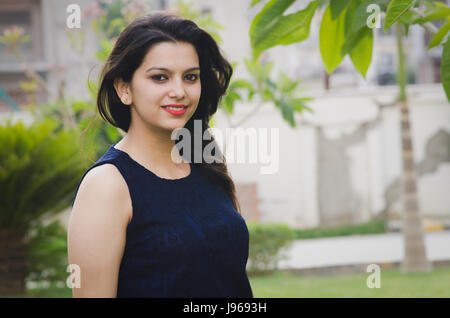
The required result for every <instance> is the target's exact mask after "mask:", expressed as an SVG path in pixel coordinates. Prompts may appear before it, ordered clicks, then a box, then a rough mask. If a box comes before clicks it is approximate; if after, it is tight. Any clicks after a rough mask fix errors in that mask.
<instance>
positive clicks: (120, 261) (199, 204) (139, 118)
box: [68, 12, 253, 297]
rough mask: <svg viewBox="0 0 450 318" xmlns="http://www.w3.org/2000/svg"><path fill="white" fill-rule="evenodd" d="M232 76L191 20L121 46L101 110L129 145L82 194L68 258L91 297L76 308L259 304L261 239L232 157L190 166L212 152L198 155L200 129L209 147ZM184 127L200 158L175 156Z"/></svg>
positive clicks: (105, 78) (138, 26) (132, 37)
mask: <svg viewBox="0 0 450 318" xmlns="http://www.w3.org/2000/svg"><path fill="white" fill-rule="evenodd" d="M231 75H232V67H231V66H230V64H229V63H228V62H227V61H226V59H225V58H224V57H223V56H222V55H221V53H220V50H219V48H218V46H217V44H216V42H215V41H214V40H213V38H212V37H211V36H210V35H209V34H208V33H206V32H205V31H203V30H202V29H200V28H199V27H198V26H197V25H196V24H195V23H194V22H192V21H190V20H186V19H183V18H180V17H177V16H174V15H168V14H164V13H160V12H159V13H153V14H149V15H146V16H143V17H140V18H137V19H136V20H135V21H133V22H132V23H131V24H130V25H129V26H127V27H126V28H125V30H124V31H123V32H122V33H121V34H120V36H119V37H118V39H117V41H116V44H115V46H114V49H113V50H112V52H111V54H110V56H109V58H108V60H107V62H106V65H105V67H104V69H103V72H102V74H101V77H100V86H99V92H98V98H97V106H98V110H99V112H100V114H101V115H102V117H103V118H104V119H105V120H106V121H107V122H108V123H110V124H112V125H114V126H116V127H119V128H120V129H122V130H123V131H124V132H126V135H125V136H124V137H123V139H121V140H120V141H119V142H118V143H116V144H113V145H111V146H110V147H109V149H108V151H107V152H106V153H105V154H104V155H103V156H102V157H101V158H100V159H99V160H98V161H97V162H96V163H95V164H93V165H92V166H91V167H90V168H89V169H88V170H87V171H86V172H85V173H84V175H83V177H82V178H81V180H80V183H79V184H78V188H77V190H76V192H75V196H74V201H73V202H72V213H71V217H70V221H69V229H68V255H69V264H77V265H78V266H79V268H80V274H81V275H80V283H81V286H80V288H75V287H74V288H73V296H74V297H253V294H252V290H251V286H250V284H249V280H248V277H247V274H246V270H245V268H246V262H247V258H248V243H249V233H248V229H247V226H246V224H245V221H244V219H243V218H242V217H241V215H240V214H239V213H238V211H239V205H238V202H237V199H236V196H235V188H234V184H233V181H232V179H231V178H230V176H229V175H228V172H227V168H226V165H225V163H224V161H223V156H222V155H221V154H220V153H219V155H217V154H216V155H215V156H216V157H217V156H218V157H220V158H222V161H220V160H219V161H218V162H213V163H206V162H205V160H204V158H203V157H202V159H201V162H197V161H196V160H195V161H194V162H193V160H191V159H192V158H183V156H185V152H186V153H191V154H192V155H195V153H197V155H198V154H199V153H200V154H203V150H204V148H205V145H206V144H210V143H211V140H207V141H203V140H202V143H201V145H202V147H201V149H198V148H199V147H194V146H195V142H194V139H195V138H197V139H198V132H196V134H197V136H196V135H195V134H194V128H193V127H194V121H197V123H196V125H197V124H198V122H200V123H201V124H202V125H201V127H202V129H201V133H202V136H203V132H205V131H206V129H207V128H209V127H208V123H209V120H210V117H211V116H212V115H213V114H214V113H215V112H216V110H217V105H218V102H219V100H220V98H221V97H222V96H223V95H224V94H225V92H226V89H227V87H228V84H229V81H230V77H231ZM183 127H184V128H187V129H188V131H189V132H190V138H191V139H192V142H191V149H187V150H191V151H186V149H182V150H181V151H175V152H173V151H172V149H177V148H174V146H176V144H175V140H173V139H172V138H171V135H172V132H173V131H175V130H176V129H177V128H183ZM196 130H197V129H196ZM183 138H184V135H183ZM200 138H201V136H200ZM212 140H213V142H215V141H214V139H212ZM181 152H183V154H182V153H181ZM174 153H175V155H174ZM182 158H183V159H184V160H180V159H182Z"/></svg>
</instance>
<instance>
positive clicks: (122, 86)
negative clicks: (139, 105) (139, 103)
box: [114, 78, 133, 105]
mask: <svg viewBox="0 0 450 318" xmlns="http://www.w3.org/2000/svg"><path fill="white" fill-rule="evenodd" d="M114 88H115V89H116V93H117V96H119V99H120V100H121V101H122V103H123V104H125V105H131V103H132V102H133V101H132V97H131V90H130V84H128V83H127V82H125V81H124V80H123V79H121V78H116V79H115V80H114Z"/></svg>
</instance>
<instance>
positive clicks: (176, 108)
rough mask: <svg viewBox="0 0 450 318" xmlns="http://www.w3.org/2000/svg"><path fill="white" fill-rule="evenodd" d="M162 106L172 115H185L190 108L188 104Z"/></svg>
mask: <svg viewBox="0 0 450 318" xmlns="http://www.w3.org/2000/svg"><path fill="white" fill-rule="evenodd" d="M161 107H162V109H164V110H165V111H166V112H168V113H170V114H172V115H183V114H184V113H185V112H186V110H187V108H188V107H187V106H186V105H182V104H170V105H164V106H161Z"/></svg>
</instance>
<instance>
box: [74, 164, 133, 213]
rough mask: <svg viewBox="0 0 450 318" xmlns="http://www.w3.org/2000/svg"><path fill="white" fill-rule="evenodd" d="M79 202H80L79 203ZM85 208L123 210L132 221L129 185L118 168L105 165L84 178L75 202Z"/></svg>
mask: <svg viewBox="0 0 450 318" xmlns="http://www.w3.org/2000/svg"><path fill="white" fill-rule="evenodd" d="M77 201H79V202H77ZM77 203H79V205H81V206H83V207H92V208H94V207H95V208H96V210H98V209H99V208H100V207H101V206H103V207H108V208H113V210H121V211H119V212H123V213H125V214H126V216H127V217H128V221H130V220H131V213H132V211H131V198H130V193H129V190H128V186H127V183H126V182H125V180H124V178H123V176H122V174H121V173H120V172H119V170H118V169H117V167H116V166H115V165H113V164H110V163H104V164H102V165H99V166H96V167H94V168H92V169H91V170H89V171H88V172H87V173H86V175H85V176H84V178H83V180H82V182H81V184H80V187H79V189H78V193H77V197H76V199H75V201H74V206H73V207H74V208H76V205H77ZM110 211H111V210H110Z"/></svg>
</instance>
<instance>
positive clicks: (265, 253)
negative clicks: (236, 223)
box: [247, 223, 295, 275]
mask: <svg viewBox="0 0 450 318" xmlns="http://www.w3.org/2000/svg"><path fill="white" fill-rule="evenodd" d="M247 227H248V229H249V233H250V244H249V257H248V268H247V271H248V273H249V275H256V274H261V273H263V272H266V271H271V270H276V269H277V264H278V262H279V261H280V260H282V259H284V258H285V257H286V255H284V250H285V249H286V248H287V247H289V245H290V244H291V243H292V241H293V240H294V238H295V231H294V230H293V229H291V228H290V227H289V226H288V225H286V224H277V223H272V224H259V223H249V224H248V225H247Z"/></svg>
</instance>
